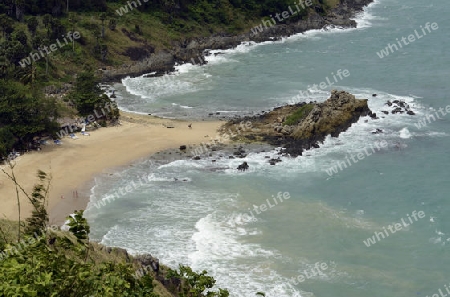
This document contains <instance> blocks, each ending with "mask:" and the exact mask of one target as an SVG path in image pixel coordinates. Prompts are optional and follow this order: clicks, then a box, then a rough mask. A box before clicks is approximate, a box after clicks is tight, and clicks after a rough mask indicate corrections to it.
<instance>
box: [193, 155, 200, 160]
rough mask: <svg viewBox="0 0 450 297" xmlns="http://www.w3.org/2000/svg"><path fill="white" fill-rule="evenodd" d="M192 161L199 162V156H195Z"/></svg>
mask: <svg viewBox="0 0 450 297" xmlns="http://www.w3.org/2000/svg"><path fill="white" fill-rule="evenodd" d="M192 160H200V156H195V157H194V158H192Z"/></svg>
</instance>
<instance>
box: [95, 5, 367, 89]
mask: <svg viewBox="0 0 450 297" xmlns="http://www.w3.org/2000/svg"><path fill="white" fill-rule="evenodd" d="M371 2H373V0H341V1H340V3H339V4H338V5H337V6H336V7H335V8H334V9H331V10H330V11H328V13H326V14H325V15H324V14H323V11H322V8H321V7H318V6H317V7H315V6H313V7H311V11H310V12H309V14H308V16H307V17H304V18H303V19H300V20H298V21H295V22H289V21H288V22H287V23H286V24H277V25H274V26H270V27H264V28H263V30H262V31H260V32H257V33H254V32H252V31H251V30H250V31H248V32H247V33H245V34H240V35H234V36H232V35H227V34H214V35H212V36H210V37H198V38H187V39H185V40H184V41H181V42H174V43H173V47H172V49H166V50H161V51H159V52H157V53H152V54H151V55H150V56H148V57H145V58H143V59H140V60H139V61H138V62H133V63H129V64H125V65H122V66H121V67H103V68H102V69H99V71H98V72H99V74H100V75H101V77H102V80H103V81H104V82H111V81H120V80H121V79H122V78H124V77H127V76H131V77H136V76H139V75H142V74H146V73H151V72H156V75H163V74H165V73H167V72H170V71H173V70H174V66H175V64H176V63H179V64H182V63H187V62H192V61H194V63H196V64H204V63H205V62H204V56H205V55H208V54H209V53H208V52H207V50H219V49H230V48H234V47H236V46H238V45H239V44H241V43H242V42H264V41H274V40H279V39H281V38H282V37H288V36H291V35H294V34H298V33H303V32H306V31H308V30H314V29H322V28H326V27H340V28H355V27H356V25H357V24H356V22H355V20H353V19H351V18H352V17H354V16H355V14H357V13H359V12H361V11H362V10H363V9H364V7H365V6H367V5H368V4H370V3H371Z"/></svg>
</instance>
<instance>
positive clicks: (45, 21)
mask: <svg viewBox="0 0 450 297" xmlns="http://www.w3.org/2000/svg"><path fill="white" fill-rule="evenodd" d="M52 20H53V18H52V16H51V15H49V14H48V13H47V14H45V15H44V17H43V18H42V23H43V24H44V27H45V28H48V26H49V25H50V24H51V23H52Z"/></svg>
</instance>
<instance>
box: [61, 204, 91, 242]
mask: <svg viewBox="0 0 450 297" xmlns="http://www.w3.org/2000/svg"><path fill="white" fill-rule="evenodd" d="M83 213H84V211H83V210H80V211H78V210H76V211H75V213H74V214H73V215H72V216H69V217H67V219H68V220H69V223H68V224H67V225H68V226H69V231H70V232H72V233H73V235H75V237H76V238H78V240H79V241H83V240H88V239H89V233H90V232H91V228H90V227H89V224H88V222H87V220H86V219H85V218H83Z"/></svg>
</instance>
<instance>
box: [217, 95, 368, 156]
mask: <svg viewBox="0 0 450 297" xmlns="http://www.w3.org/2000/svg"><path fill="white" fill-rule="evenodd" d="M369 114H372V112H371V111H370V109H369V107H368V105H367V99H356V98H355V96H353V95H352V94H350V93H347V92H345V91H336V90H333V91H331V96H330V98H329V99H327V100H326V101H325V102H323V103H312V104H311V103H298V104H295V105H287V106H283V107H277V108H275V109H274V110H272V111H271V112H268V113H264V114H263V115H260V116H256V117H245V118H241V119H237V120H231V121H229V122H228V123H227V124H225V125H224V126H223V127H222V131H224V132H225V131H227V130H229V129H238V125H239V123H241V122H242V121H244V122H246V121H250V122H251V123H252V129H250V130H248V131H242V132H241V133H240V138H239V139H236V140H239V141H248V142H254V141H262V142H267V143H269V144H272V145H275V146H279V147H283V152H284V153H286V154H289V155H291V156H298V155H301V154H302V152H303V150H305V149H311V148H318V147H319V143H321V142H323V140H324V139H325V137H327V136H328V135H331V136H332V137H338V136H339V134H340V133H341V132H343V131H345V130H347V129H348V128H349V127H350V126H351V125H352V124H353V123H355V122H356V121H358V120H359V118H360V117H362V116H366V115H369ZM293 115H296V117H294V119H293V118H292V117H293ZM288 123H289V125H288ZM270 161H272V162H271V164H272V163H273V165H275V163H276V162H274V161H276V160H270Z"/></svg>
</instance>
